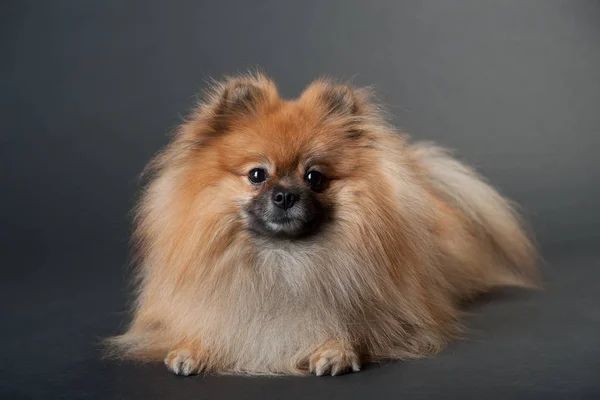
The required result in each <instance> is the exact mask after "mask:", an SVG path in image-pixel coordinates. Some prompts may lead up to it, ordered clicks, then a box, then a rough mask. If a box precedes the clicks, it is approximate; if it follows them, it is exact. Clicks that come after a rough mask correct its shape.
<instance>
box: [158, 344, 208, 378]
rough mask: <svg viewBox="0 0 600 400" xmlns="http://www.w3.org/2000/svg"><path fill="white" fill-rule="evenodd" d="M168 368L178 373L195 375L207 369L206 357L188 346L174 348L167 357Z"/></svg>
mask: <svg viewBox="0 0 600 400" xmlns="http://www.w3.org/2000/svg"><path fill="white" fill-rule="evenodd" d="M165 365H166V366H167V369H168V370H169V371H171V372H173V373H174V374H176V375H183V376H189V375H195V374H199V373H200V372H202V371H204V370H205V369H206V366H207V365H206V357H205V356H203V355H202V353H200V352H194V351H192V350H191V349H188V348H178V349H175V350H172V351H170V352H169V354H167V357H165Z"/></svg>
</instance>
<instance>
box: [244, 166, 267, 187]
mask: <svg viewBox="0 0 600 400" xmlns="http://www.w3.org/2000/svg"><path fill="white" fill-rule="evenodd" d="M248 180H249V181H250V182H252V183H254V184H259V183H263V182H264V181H266V180H267V171H265V170H264V169H262V168H254V169H253V170H252V171H250V173H249V174H248Z"/></svg>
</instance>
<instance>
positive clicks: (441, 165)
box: [413, 143, 539, 287]
mask: <svg viewBox="0 0 600 400" xmlns="http://www.w3.org/2000/svg"><path fill="white" fill-rule="evenodd" d="M413 150H414V154H415V156H416V158H417V160H418V162H419V164H420V165H421V166H422V167H423V168H424V169H425V173H424V176H425V179H426V181H427V183H428V185H429V186H430V187H431V188H432V189H433V191H434V192H435V194H436V196H438V197H439V198H440V199H442V200H443V201H445V202H446V203H448V204H449V205H451V206H452V207H453V208H454V209H456V210H458V211H459V212H460V213H461V214H462V215H464V217H466V218H465V219H466V221H468V224H469V232H471V233H472V236H474V237H475V240H476V241H477V246H476V247H477V248H478V249H481V251H482V252H484V253H485V254H486V256H485V258H479V259H478V261H475V262H482V261H483V260H485V261H484V262H485V263H486V264H489V265H479V266H477V267H476V270H477V271H480V273H481V275H480V276H479V279H480V280H487V282H485V284H486V286H496V285H517V286H526V287H537V286H538V283H539V276H538V269H537V263H538V256H537V250H536V246H535V245H534V244H533V241H532V239H531V238H530V236H529V235H528V234H527V233H526V231H525V229H524V227H523V225H522V223H521V221H520V218H519V216H518V215H517V213H516V212H515V210H514V208H513V207H512V206H511V204H510V203H509V201H508V200H507V199H505V198H504V197H502V196H501V195H500V194H499V193H498V192H497V191H496V190H494V189H493V188H492V187H491V186H490V185H488V184H487V183H486V182H485V180H484V179H483V178H482V177H481V176H479V175H478V174H477V173H476V172H475V171H474V170H473V169H471V168H470V167H468V166H466V165H464V164H462V163H460V162H459V161H457V160H456V159H455V158H453V157H452V156H451V155H450V153H449V151H447V150H445V149H443V148H440V147H437V146H435V145H432V144H429V143H417V144H415V145H414V146H413ZM466 257H467V259H468V255H467V256H466ZM461 258H462V257H461ZM473 258H474V257H473ZM473 258H472V259H473ZM457 267H458V266H457Z"/></svg>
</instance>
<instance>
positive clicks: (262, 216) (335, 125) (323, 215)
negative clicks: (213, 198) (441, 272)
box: [208, 81, 369, 239]
mask: <svg viewBox="0 0 600 400" xmlns="http://www.w3.org/2000/svg"><path fill="white" fill-rule="evenodd" d="M221 96H222V97H223V98H221V99H220V100H217V101H216V103H217V104H220V106H221V107H225V111H223V110H221V111H218V112H215V113H217V115H218V113H222V114H223V115H224V117H220V118H218V119H217V121H218V124H217V125H215V126H216V128H215V130H216V131H218V132H215V134H213V136H211V138H210V140H209V143H208V144H209V146H210V147H211V151H213V152H214V154H216V157H217V160H218V161H217V163H218V168H219V169H220V170H221V173H222V174H223V175H226V176H228V177H229V178H230V179H228V181H229V182H230V183H231V184H230V185H227V188H228V189H227V191H223V192H222V194H223V196H224V197H233V201H234V203H235V204H236V205H237V212H238V213H239V217H240V219H241V220H242V221H243V224H244V226H245V228H246V229H247V230H248V231H250V232H252V233H253V234H255V235H261V236H266V237H270V238H281V239H299V238H304V237H310V236H312V235H314V234H317V233H318V232H319V231H320V230H321V228H323V227H324V226H325V225H326V224H329V223H332V220H333V217H334V216H335V211H336V208H338V207H340V206H343V204H340V203H343V201H342V199H341V198H340V193H341V190H342V188H343V187H344V185H346V184H347V183H348V182H349V181H351V180H353V179H358V178H364V176H363V172H365V171H364V170H366V169H367V168H363V165H364V161H365V156H364V154H363V153H364V151H365V149H367V148H368V147H369V146H368V138H366V137H365V136H364V135H362V134H361V132H360V130H359V128H358V127H357V125H356V124H354V122H355V121H356V120H357V112H358V110H359V107H360V106H359V104H358V103H357V99H356V98H355V94H354V93H353V92H352V91H351V90H350V89H349V88H347V87H345V86H331V85H325V84H321V83H316V84H313V85H312V86H310V87H309V88H308V89H307V90H306V91H305V92H304V94H303V95H302V96H301V97H300V98H299V99H298V100H294V101H283V100H281V99H279V97H278V96H277V94H276V92H274V87H272V86H271V84H270V83H269V82H256V81H250V82H242V83H240V82H237V83H235V84H233V87H232V86H231V84H230V86H229V87H227V88H225V89H224V93H223V94H222V95H221ZM224 200H226V199H224Z"/></svg>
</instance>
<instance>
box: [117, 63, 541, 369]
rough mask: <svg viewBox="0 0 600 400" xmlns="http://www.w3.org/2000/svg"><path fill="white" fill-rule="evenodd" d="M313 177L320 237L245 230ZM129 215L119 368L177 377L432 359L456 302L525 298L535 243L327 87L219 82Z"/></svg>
mask: <svg viewBox="0 0 600 400" xmlns="http://www.w3.org/2000/svg"><path fill="white" fill-rule="evenodd" d="M309 164H310V165H318V166H319V168H320V170H322V171H324V172H325V174H326V175H327V177H328V179H329V181H328V186H327V189H326V190H325V191H323V192H322V193H320V194H318V196H319V201H321V202H322V203H323V204H325V205H327V206H328V207H330V208H331V209H332V210H334V211H333V215H332V218H331V219H330V220H329V221H327V222H326V223H325V224H324V226H323V229H322V230H320V231H319V232H317V233H315V234H314V237H311V238H310V240H302V241H295V240H293V239H289V240H274V239H272V238H267V237H261V236H260V235H256V234H254V233H252V232H251V231H250V230H249V229H248V221H247V219H246V216H245V215H244V213H243V212H242V208H243V205H244V204H246V203H247V202H249V201H250V200H251V199H252V198H253V197H254V196H257V195H258V194H259V193H260V192H261V191H262V190H266V189H267V188H268V186H269V185H270V184H271V183H267V184H265V185H263V186H260V187H257V186H256V185H251V184H250V183H249V182H248V178H247V177H248V171H250V170H251V169H252V168H253V167H255V166H256V165H265V166H267V168H268V171H269V174H270V176H271V179H270V182H277V180H279V179H283V178H284V176H289V175H290V174H291V175H292V176H294V175H295V176H297V177H299V179H300V180H301V178H302V176H303V174H304V173H305V171H306V168H307V166H308V165H309ZM149 173H150V174H151V179H150V181H149V183H148V185H147V187H146V188H145V191H144V193H143V196H142V198H141V200H140V202H139V205H138V207H137V210H136V211H137V213H136V221H135V223H136V231H135V243H136V248H137V251H138V259H137V264H138V270H137V271H138V293H137V301H136V303H135V307H134V310H133V321H132V322H131V325H130V327H129V328H128V330H127V332H126V333H124V334H123V335H121V336H118V337H115V338H112V339H111V344H112V346H113V350H115V354H117V355H119V356H122V357H124V358H133V359H138V360H146V361H153V360H164V361H165V363H166V365H167V367H168V368H169V369H170V370H172V371H174V372H176V373H179V374H184V375H188V374H193V373H199V372H210V373H244V374H305V373H308V372H313V373H316V374H317V375H322V374H329V373H330V374H332V375H335V374H338V373H342V372H346V371H351V370H354V371H357V370H358V369H359V368H360V365H361V364H362V363H366V362H371V361H377V360H384V359H410V358H416V357H422V356H425V355H428V354H432V353H436V352H438V351H440V350H441V349H442V348H443V347H444V345H445V344H446V343H447V341H448V340H450V339H452V338H454V337H456V334H457V332H459V315H460V313H459V304H460V302H461V301H463V300H464V299H466V298H470V297H472V296H473V295H476V294H478V293H481V292H484V291H487V290H490V289H491V288H494V287H496V286H502V285H517V286H529V287H533V286H534V285H535V283H536V280H537V271H536V266H535V261H536V253H535V249H534V246H533V245H532V243H531V241H530V240H529V239H528V237H527V235H526V234H525V233H524V231H523V229H522V227H521V224H520V223H519V220H518V218H517V216H516V215H515V213H514V212H513V210H512V208H511V207H510V205H509V203H508V202H507V201H506V200H505V199H504V198H503V197H501V196H500V195H499V194H498V193H497V192H496V191H495V190H494V189H492V188H491V187H490V186H488V185H487V184H486V183H485V182H484V181H483V180H482V179H481V178H480V177H479V176H478V175H477V174H476V173H475V172H474V171H473V170H472V169H470V168H468V167H466V166H465V165H463V164H461V163H459V162H458V161H456V160H455V159H453V158H452V157H451V156H450V155H449V154H448V152H446V151H445V150H443V149H440V148H438V147H435V146H434V145H430V144H419V143H417V144H413V143H410V142H409V141H408V138H407V136H406V135H404V134H402V133H400V132H397V131H396V130H394V129H393V128H392V127H391V126H389V125H388V124H387V123H386V122H385V120H384V119H383V118H382V116H381V114H380V112H379V111H378V107H376V106H375V105H374V103H373V102H372V101H371V97H370V94H369V91H368V90H365V89H356V88H352V87H349V86H346V85H339V84H336V83H333V82H331V81H327V80H319V81H316V82H314V83H313V84H311V85H310V86H309V87H308V88H307V89H306V90H305V91H304V93H303V94H302V95H301V96H300V97H299V98H298V99H295V100H283V99H281V98H280V97H279V96H278V93H277V89H276V86H275V84H274V83H273V82H272V81H271V80H270V79H268V78H267V77H265V76H263V75H260V74H257V75H247V76H239V77H231V78H228V79H225V80H224V81H223V82H220V83H216V84H215V85H214V87H213V88H212V89H211V90H210V91H209V93H208V94H207V96H206V97H205V99H204V101H203V102H202V103H201V104H199V105H198V106H197V107H196V109H195V110H194V112H193V113H192V114H191V115H190V116H189V118H188V119H187V120H186V121H185V122H184V123H183V124H182V126H181V127H180V129H179V130H178V132H177V134H176V135H175V137H174V139H173V140H172V142H171V143H170V144H169V145H168V146H167V147H166V149H165V150H164V151H162V152H161V153H160V154H159V155H158V156H157V157H156V158H155V160H154V161H153V162H152V163H151V164H150V166H149Z"/></svg>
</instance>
